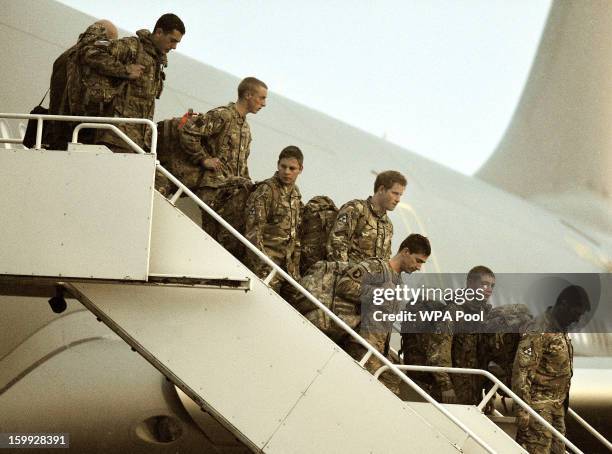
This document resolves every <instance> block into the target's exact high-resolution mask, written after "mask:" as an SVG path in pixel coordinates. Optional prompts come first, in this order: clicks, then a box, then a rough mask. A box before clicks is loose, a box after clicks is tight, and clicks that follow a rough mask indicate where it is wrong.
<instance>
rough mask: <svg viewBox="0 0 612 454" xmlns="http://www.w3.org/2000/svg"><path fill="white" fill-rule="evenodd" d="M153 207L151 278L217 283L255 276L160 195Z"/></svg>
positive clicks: (155, 198)
mask: <svg viewBox="0 0 612 454" xmlns="http://www.w3.org/2000/svg"><path fill="white" fill-rule="evenodd" d="M153 207H154V209H153V227H152V232H151V257H150V267H149V273H150V274H165V275H173V276H193V277H207V278H213V279H224V278H229V279H244V278H245V277H247V276H252V275H251V273H250V272H249V271H248V270H246V269H245V268H244V267H243V266H241V265H240V263H239V262H238V261H237V260H235V259H234V258H233V257H232V256H231V255H230V254H228V253H227V252H226V251H225V249H223V247H222V246H220V245H219V243H217V242H216V241H214V240H213V239H212V238H211V237H210V236H209V235H208V234H207V233H205V232H204V231H203V230H202V229H201V228H200V226H199V225H197V224H195V223H194V222H193V221H191V219H189V218H188V217H187V216H186V215H185V214H183V213H182V212H181V211H180V210H177V209H176V208H175V207H173V206H172V204H170V202H168V200H166V199H165V198H164V197H163V196H162V195H161V194H159V193H158V192H157V191H155V196H154V200H153ZM213 257H214V259H213Z"/></svg>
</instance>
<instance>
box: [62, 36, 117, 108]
mask: <svg viewBox="0 0 612 454" xmlns="http://www.w3.org/2000/svg"><path fill="white" fill-rule="evenodd" d="M113 43H114V41H111V40H109V39H108V38H107V36H106V29H105V28H104V26H103V25H100V24H93V25H91V26H89V27H88V28H87V30H85V32H84V33H83V34H81V35H80V36H79V40H78V41H77V44H76V45H75V46H73V47H72V48H71V49H70V50H69V51H68V52H70V54H69V56H68V58H67V63H66V92H67V103H66V104H67V106H66V107H67V109H68V111H69V112H70V113H71V114H72V115H91V116H102V115H106V114H108V113H109V112H107V110H106V109H107V107H108V104H109V103H110V102H111V101H112V100H113V99H114V97H115V96H116V95H117V93H118V92H119V90H120V89H121V83H122V81H123V80H124V79H120V78H117V77H108V76H106V75H104V74H102V73H100V70H99V69H98V68H96V67H94V66H91V65H90V64H89V62H88V61H87V60H86V58H85V57H86V55H88V53H89V52H90V51H91V49H93V48H101V49H107V50H108V49H110V48H111V47H112V45H113ZM109 64H112V65H117V64H118V62H117V60H116V57H112V60H110V61H109ZM123 68H124V71H125V65H123Z"/></svg>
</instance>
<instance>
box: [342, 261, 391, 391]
mask: <svg viewBox="0 0 612 454" xmlns="http://www.w3.org/2000/svg"><path fill="white" fill-rule="evenodd" d="M399 283H400V275H399V273H396V272H395V271H394V270H393V269H392V268H391V267H390V265H389V261H388V259H387V260H382V259H380V258H376V257H374V258H369V259H366V260H364V261H362V262H360V263H359V264H357V265H353V266H351V267H350V268H348V269H347V271H346V272H345V273H344V275H343V276H342V277H341V278H340V280H339V281H338V284H337V286H336V294H337V295H338V296H339V297H340V298H342V299H344V300H346V301H348V302H349V303H353V304H355V306H356V307H357V308H359V307H360V306H361V303H362V302H363V303H365V304H371V291H372V290H373V289H374V288H387V287H392V288H395V286H396V285H398V284H399ZM397 304H398V303H397V302H396V301H387V302H385V303H384V304H383V305H381V306H378V307H377V309H381V310H383V311H389V312H394V311H395V310H397ZM362 315H363V314H362ZM391 329H392V324H391V323H377V324H375V326H374V325H370V324H368V323H364V320H363V318H362V321H361V323H360V324H359V325H358V327H357V329H356V331H357V332H358V333H359V334H360V335H361V337H363V338H364V339H365V340H366V341H367V342H368V343H370V345H372V346H373V347H374V348H376V350H378V351H379V352H380V353H382V354H383V355H385V356H386V357H387V358H390V357H389V339H390V337H391ZM343 348H344V349H345V350H346V352H347V353H348V354H349V355H351V357H353V358H354V359H355V360H357V361H360V360H361V359H362V358H363V356H364V355H365V354H366V352H367V350H366V349H365V347H363V346H362V345H361V344H358V343H356V342H355V341H353V339H352V338H347V339H346V340H345V341H344V343H343ZM382 366H383V363H382V362H381V361H380V360H378V359H377V358H375V357H374V356H372V357H370V359H368V361H367V362H366V364H365V368H366V369H367V370H368V371H370V372H371V373H375V372H376V371H377V370H378V369H379V368H380V367H382ZM381 382H382V383H383V384H384V385H385V386H387V388H389V390H390V391H392V392H393V393H394V394H395V395H397V396H399V395H400V383H401V380H400V378H399V377H398V376H397V375H395V374H394V373H393V372H391V371H387V372H385V373H383V374H382V375H381Z"/></svg>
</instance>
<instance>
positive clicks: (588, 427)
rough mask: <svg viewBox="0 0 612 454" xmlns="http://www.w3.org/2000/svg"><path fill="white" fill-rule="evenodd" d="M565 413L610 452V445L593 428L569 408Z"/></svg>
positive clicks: (611, 446)
mask: <svg viewBox="0 0 612 454" xmlns="http://www.w3.org/2000/svg"><path fill="white" fill-rule="evenodd" d="M567 412H568V413H569V414H570V415H572V416H573V417H574V418H575V419H576V421H578V422H579V423H580V424H581V425H582V427H584V428H585V429H586V430H587V431H588V432H590V434H591V435H593V436H594V437H595V438H597V439H598V440H599V441H601V442H602V443H603V444H604V446H605V447H606V448H608V449H609V450H610V451H612V443H610V442H609V441H608V439H607V438H606V437H604V436H603V435H602V434H600V433H599V432H597V430H596V429H595V428H594V427H593V426H591V425H590V424H589V423H588V422H586V421H585V420H584V419H582V416H580V415H579V414H578V413H576V412H575V411H574V410H572V409H571V408H569V407H568V409H567Z"/></svg>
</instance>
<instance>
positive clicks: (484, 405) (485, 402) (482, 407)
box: [476, 383, 499, 412]
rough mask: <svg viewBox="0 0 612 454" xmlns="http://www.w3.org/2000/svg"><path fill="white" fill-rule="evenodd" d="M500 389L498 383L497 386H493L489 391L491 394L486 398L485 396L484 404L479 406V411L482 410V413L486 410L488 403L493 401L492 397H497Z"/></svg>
mask: <svg viewBox="0 0 612 454" xmlns="http://www.w3.org/2000/svg"><path fill="white" fill-rule="evenodd" d="M498 389H499V385H498V384H497V383H495V385H493V387H492V388H491V389H490V390H489V392H488V393H487V394H486V396H484V398H483V399H482V402H480V403H479V404H478V407H476V408H478V410H480V411H481V412H482V410H484V408H485V407H486V406H487V403H488V402H489V400H490V399H491V397H493V396H494V395H495V393H496V392H497V390H498Z"/></svg>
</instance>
